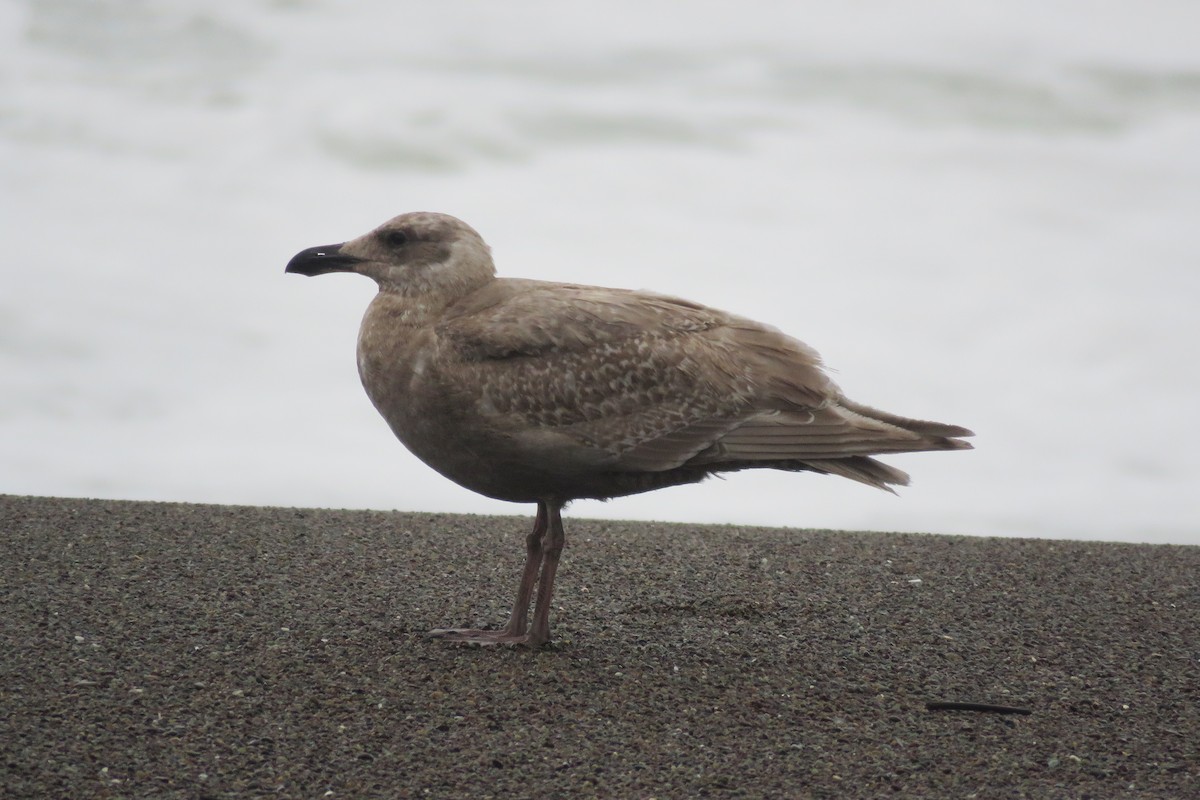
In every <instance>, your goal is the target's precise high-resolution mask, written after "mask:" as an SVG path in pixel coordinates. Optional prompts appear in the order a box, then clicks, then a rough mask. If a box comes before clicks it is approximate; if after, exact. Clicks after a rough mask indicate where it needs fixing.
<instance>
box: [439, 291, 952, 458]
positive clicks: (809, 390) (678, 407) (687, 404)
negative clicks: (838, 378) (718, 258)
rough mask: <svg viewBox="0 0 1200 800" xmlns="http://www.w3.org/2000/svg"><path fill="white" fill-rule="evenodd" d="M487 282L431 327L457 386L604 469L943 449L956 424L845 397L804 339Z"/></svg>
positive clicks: (493, 411) (696, 308) (632, 301)
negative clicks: (596, 454)
mask: <svg viewBox="0 0 1200 800" xmlns="http://www.w3.org/2000/svg"><path fill="white" fill-rule="evenodd" d="M489 289H490V291H487V292H480V293H476V296H473V297H472V298H470V299H469V301H468V302H467V303H464V304H462V305H461V306H460V307H456V308H455V309H452V310H451V312H450V313H448V314H447V315H446V316H445V317H444V318H443V322H442V323H440V324H439V328H438V333H439V336H440V337H441V338H442V339H443V340H444V341H446V342H447V343H449V344H450V345H451V346H452V347H453V348H454V350H455V352H456V354H457V363H458V364H459V365H460V368H461V369H463V370H464V371H465V373H464V375H463V377H464V378H467V380H464V385H470V386H472V387H482V389H481V390H480V389H477V391H480V396H479V398H478V400H477V402H478V410H479V411H480V412H481V413H483V414H484V415H487V416H490V417H491V418H492V419H493V420H495V421H496V424H497V425H500V426H504V427H505V428H507V429H508V430H510V431H512V433H513V435H515V436H520V435H521V434H522V433H523V432H525V433H529V434H530V435H533V434H535V433H536V434H537V435H538V436H543V435H544V434H545V433H546V432H547V431H553V432H555V433H557V434H561V435H563V436H566V437H568V438H569V439H570V440H571V441H572V442H573V443H574V444H576V445H578V446H582V447H584V448H589V449H594V450H598V451H601V452H602V453H603V455H604V457H603V458H602V459H601V460H600V461H599V462H598V463H601V464H603V465H604V468H606V469H612V470H628V471H647V472H657V471H664V470H669V469H674V468H676V467H679V466H682V465H685V464H686V465H695V466H711V467H713V468H716V469H719V468H721V465H735V464H750V463H755V464H758V465H764V466H765V465H766V464H767V463H768V462H785V461H797V460H806V459H813V460H829V459H839V458H847V457H853V456H859V455H867V454H873V453H887V452H899V451H907V450H922V449H942V448H945V447H946V446H947V445H945V444H942V443H935V442H934V441H933V440H934V439H935V438H936V439H938V440H939V442H944V441H945V437H946V436H948V435H961V432H962V429H952V428H951V427H950V426H940V427H939V426H936V424H934V423H923V424H925V425H928V426H933V428H930V429H928V430H921V429H919V428H912V427H905V423H913V424H918V423H917V421H915V420H905V419H904V418H901V417H895V416H893V415H887V414H882V412H874V410H873V409H868V408H866V407H865V406H857V405H855V404H853V403H850V402H849V401H847V400H845V398H844V397H843V396H842V394H841V391H840V390H839V389H838V387H837V386H836V385H835V384H834V383H833V381H831V380H830V379H829V378H828V376H826V375H825V373H824V372H823V371H822V370H821V366H820V358H819V356H818V355H817V354H816V352H815V351H813V350H812V349H811V348H809V347H808V346H807V345H805V344H803V343H801V342H799V341H797V340H795V339H792V338H790V337H788V336H785V335H784V334H782V333H781V332H779V331H778V330H775V329H774V328H771V327H770V326H766V325H762V324H760V323H756V322H753V321H751V320H748V319H744V318H741V317H737V316H735V315H732V314H727V313H725V312H722V311H718V310H716V309H711V308H708V307H705V306H702V305H698V304H696V303H691V302H688V301H686V300H680V299H677V298H672V297H667V296H663V295H656V294H649V293H645V292H631V291H624V290H617V289H600V288H597V287H590V286H586V287H585V286H572V285H564V284H552V283H542V282H538V281H517V280H509V281H497V282H496V283H495V284H493V285H492V287H489ZM466 373H469V375H468V374H466ZM934 428H936V430H934ZM540 440H544V439H540Z"/></svg>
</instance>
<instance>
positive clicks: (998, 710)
mask: <svg viewBox="0 0 1200 800" xmlns="http://www.w3.org/2000/svg"><path fill="white" fill-rule="evenodd" d="M925 708H926V709H927V710H929V711H990V712H991V713H993V714H1032V713H1033V711H1032V710H1031V709H1028V708H1018V707H1017V706H997V705H993V704H991V703H959V702H955V701H953V700H930V701H929V702H928V703H926V704H925Z"/></svg>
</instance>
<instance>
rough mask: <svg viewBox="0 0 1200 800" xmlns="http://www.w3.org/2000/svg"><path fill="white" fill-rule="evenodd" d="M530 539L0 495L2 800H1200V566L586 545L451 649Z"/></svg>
mask: <svg viewBox="0 0 1200 800" xmlns="http://www.w3.org/2000/svg"><path fill="white" fill-rule="evenodd" d="M530 511H531V512H532V509H530ZM530 519H531V516H530ZM529 522H530V520H529V519H524V518H519V517H495V518H492V517H466V516H452V515H435V514H401V513H378V512H363V511H318V510H308V509H271V508H243V507H218V506H197V505H180V504H158V503H133V502H114V501H91V500H62V499H49V498H25V497H11V496H0V542H2V546H3V553H4V557H3V560H2V562H0V596H2V597H3V609H2V614H3V624H2V630H3V641H2V642H0V644H2V646H0V677H2V680H0V697H2V700H0V774H2V777H0V786H2V789H3V791H0V794H2V795H3V796H4V797H6V798H34V797H39V798H46V797H72V798H86V797H155V798H172V797H179V798H183V797H189V798H190V797H212V798H218V797H219V798H248V797H259V796H263V795H272V796H279V797H307V798H321V797H334V798H337V797H341V798H362V797H473V798H485V797H504V798H516V797H539V798H549V797H592V796H595V797H618V798H619V797H629V798H634V797H636V798H647V797H660V798H671V797H679V798H693V797H759V796H768V797H829V798H855V797H864V798H868V797H870V798H873V797H880V796H898V797H922V798H941V797H947V798H948V797H955V798H965V797H980V798H988V797H1006V798H1007V797H1026V796H1027V797H1037V798H1046V797H1084V796H1092V797H1104V798H1113V797H1194V796H1200V745H1198V744H1197V743H1198V742H1200V695H1198V691H1200V689H1198V687H1200V548H1196V547H1177V546H1167V545H1126V544H1111V543H1094V542H1062V541H1040V540H1013V539H976V538H958V537H945V536H925V535H917V534H867V533H844V532H831V531H806V530H772V529H763V528H736V527H704V526H691V525H659V524H644V523H617V522H599V521H587V520H576V519H570V518H568V520H567V536H568V544H567V550H566V554H565V556H564V560H563V568H562V570H561V571H560V573H559V591H558V596H557V597H556V606H558V607H559V608H558V610H557V611H556V614H555V618H554V621H555V625H556V627H555V634H556V644H555V646H554V647H553V648H552V649H549V650H546V651H543V652H537V653H531V652H527V651H524V650H511V649H499V650H493V649H478V648H464V647H461V646H451V645H447V644H445V643H442V642H437V641H431V640H429V639H426V638H425V637H424V636H423V632H424V631H426V630H428V629H430V628H434V627H439V626H448V625H463V624H486V625H490V626H496V625H499V624H501V623H502V622H503V621H504V619H505V615H506V613H507V604H508V602H509V601H510V595H511V593H512V592H513V590H514V589H515V583H516V579H517V574H518V570H519V568H520V562H521V559H522V556H523V552H522V537H523V535H524V533H525V531H526V527H527V525H528V524H529ZM941 700H955V701H974V702H985V703H995V704H1003V705H1009V706H1022V707H1025V708H1028V709H1030V710H1031V711H1032V713H1031V714H1030V715H1028V716H1015V715H1007V714H996V713H988V712H978V711H974V712H972V711H930V710H927V709H926V703H927V702H929V701H941Z"/></svg>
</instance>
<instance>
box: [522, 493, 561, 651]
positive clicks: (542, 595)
mask: <svg viewBox="0 0 1200 800" xmlns="http://www.w3.org/2000/svg"><path fill="white" fill-rule="evenodd" d="M543 508H546V505H545V504H542V503H539V504H538V514H539V515H540V514H541V510H542V509H543ZM561 512H562V506H561V505H553V506H549V518H550V519H549V527H548V528H547V530H546V535H545V537H543V539H542V553H543V555H542V575H541V577H540V578H539V579H538V594H537V606H535V607H534V610H533V627H532V628H531V629H530V630H529V641H528V644H529V646H530V647H541V646H542V645H544V644H545V643H546V642H548V641H550V599H551V597H553V595H554V575H555V573H557V572H558V559H559V557H560V556H561V555H562V551H563V547H564V546H565V545H566V540H567V537H566V534H565V533H563V524H562V513H561Z"/></svg>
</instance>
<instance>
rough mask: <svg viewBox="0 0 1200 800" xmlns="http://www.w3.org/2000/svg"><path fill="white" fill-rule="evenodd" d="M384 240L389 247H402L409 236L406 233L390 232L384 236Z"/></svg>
mask: <svg viewBox="0 0 1200 800" xmlns="http://www.w3.org/2000/svg"><path fill="white" fill-rule="evenodd" d="M383 240H384V241H385V242H387V244H388V246H389V247H400V246H401V245H402V244H405V243H406V242H407V241H408V234H407V233H405V232H404V231H388V232H387V233H385V234H384V235H383Z"/></svg>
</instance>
